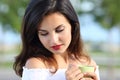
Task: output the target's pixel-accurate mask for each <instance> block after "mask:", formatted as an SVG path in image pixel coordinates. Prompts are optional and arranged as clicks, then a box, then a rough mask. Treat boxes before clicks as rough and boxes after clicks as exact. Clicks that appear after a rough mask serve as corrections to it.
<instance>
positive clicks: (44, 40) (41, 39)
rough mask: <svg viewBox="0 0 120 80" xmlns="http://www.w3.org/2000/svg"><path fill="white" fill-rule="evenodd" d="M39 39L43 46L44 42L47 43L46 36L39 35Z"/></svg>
mask: <svg viewBox="0 0 120 80" xmlns="http://www.w3.org/2000/svg"><path fill="white" fill-rule="evenodd" d="M39 40H40V42H41V43H42V45H43V46H44V47H45V46H46V44H47V39H46V38H41V37H39Z"/></svg>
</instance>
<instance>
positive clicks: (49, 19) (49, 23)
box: [39, 12, 69, 29]
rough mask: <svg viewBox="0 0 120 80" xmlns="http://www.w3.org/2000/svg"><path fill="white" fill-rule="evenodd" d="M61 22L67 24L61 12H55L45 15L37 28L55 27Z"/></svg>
mask: <svg viewBox="0 0 120 80" xmlns="http://www.w3.org/2000/svg"><path fill="white" fill-rule="evenodd" d="M61 24H63V25H67V24H69V21H68V20H67V18H66V17H65V16H64V15H63V14H61V13H58V12H56V13H52V14H49V15H47V16H45V17H44V18H43V20H42V22H41V23H40V25H39V29H42V28H43V29H44V28H48V27H51V28H52V27H57V26H58V25H61Z"/></svg>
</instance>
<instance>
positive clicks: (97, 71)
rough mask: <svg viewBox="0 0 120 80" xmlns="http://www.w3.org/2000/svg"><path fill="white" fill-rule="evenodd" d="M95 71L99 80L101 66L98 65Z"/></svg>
mask: <svg viewBox="0 0 120 80" xmlns="http://www.w3.org/2000/svg"><path fill="white" fill-rule="evenodd" d="M95 73H96V74H97V77H98V80H100V75H99V66H97V67H96V70H95Z"/></svg>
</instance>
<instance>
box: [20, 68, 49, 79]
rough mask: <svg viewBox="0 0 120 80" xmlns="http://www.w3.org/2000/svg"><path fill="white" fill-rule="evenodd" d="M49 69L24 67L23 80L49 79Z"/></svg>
mask: <svg viewBox="0 0 120 80" xmlns="http://www.w3.org/2000/svg"><path fill="white" fill-rule="evenodd" d="M48 71H49V70H45V69H27V68H25V67H23V74H22V80H48V77H49V72H48Z"/></svg>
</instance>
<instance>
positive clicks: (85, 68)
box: [79, 66, 94, 73]
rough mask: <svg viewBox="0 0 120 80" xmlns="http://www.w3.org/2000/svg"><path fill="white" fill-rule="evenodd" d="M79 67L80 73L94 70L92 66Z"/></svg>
mask: <svg viewBox="0 0 120 80" xmlns="http://www.w3.org/2000/svg"><path fill="white" fill-rule="evenodd" d="M79 68H80V70H81V72H82V73H85V72H94V67H93V66H79Z"/></svg>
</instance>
